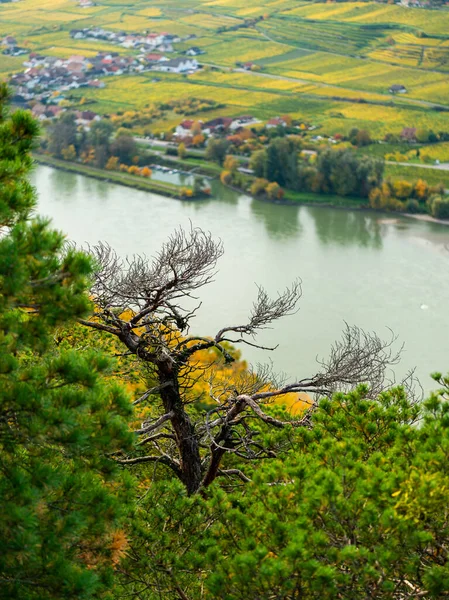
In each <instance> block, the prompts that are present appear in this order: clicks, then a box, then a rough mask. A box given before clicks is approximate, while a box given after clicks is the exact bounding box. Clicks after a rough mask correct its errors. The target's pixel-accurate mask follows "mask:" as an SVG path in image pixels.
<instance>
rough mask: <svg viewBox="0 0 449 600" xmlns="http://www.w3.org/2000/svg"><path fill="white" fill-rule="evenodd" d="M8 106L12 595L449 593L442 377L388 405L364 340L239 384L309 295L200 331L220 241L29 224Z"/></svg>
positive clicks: (5, 195)
mask: <svg viewBox="0 0 449 600" xmlns="http://www.w3.org/2000/svg"><path fill="white" fill-rule="evenodd" d="M6 101H7V90H6V88H5V87H0V183H1V187H0V200H1V201H0V224H1V227H2V232H3V235H2V236H1V237H0V258H1V260H0V281H1V286H2V290H1V291H2V293H1V295H0V380H1V389H2V402H1V405H0V451H1V461H0V501H1V504H2V513H1V516H0V533H1V536H2V552H1V553H0V580H1V583H2V586H1V592H0V596H2V597H4V598H8V599H9V600H16V599H17V600H62V599H67V600H68V599H72V598H83V599H84V600H91V599H92V600H94V599H98V600H100V599H101V598H110V599H116V600H119V599H121V598H130V597H136V598H139V599H141V600H159V599H161V598H164V599H165V598H167V599H168V600H170V599H172V600H176V599H177V600H203V599H204V598H222V599H224V600H233V599H235V598H258V599H259V600H272V599H273V598H279V599H280V600H293V598H301V599H304V600H309V599H310V600H318V599H320V600H321V599H326V600H331V599H332V600H334V599H335V600H337V599H339V598H366V597H370V598H373V599H384V600H397V599H401V600H402V599H410V600H411V599H416V598H428V599H435V600H436V599H440V598H443V597H447V596H448V595H449V562H448V558H449V557H448V553H449V543H448V540H449V525H448V520H447V514H448V511H449V500H448V498H449V465H448V461H447V455H448V452H449V403H448V402H447V399H448V398H449V378H444V377H442V376H441V374H435V380H436V382H437V384H438V386H439V390H438V391H437V392H436V393H435V394H432V395H431V397H430V399H429V400H427V401H426V402H418V400H419V398H417V397H415V394H414V391H413V386H412V385H411V384H412V378H411V377H409V378H407V379H406V380H405V381H404V382H402V386H400V387H397V388H390V385H391V384H390V383H389V379H388V375H389V373H390V369H391V365H393V364H395V363H396V362H397V359H398V355H397V353H396V352H395V351H394V350H393V348H392V343H393V341H392V340H387V341H383V340H381V339H380V338H379V337H378V336H376V335H375V334H366V333H364V332H362V331H360V330H359V329H357V328H355V327H347V328H346V329H345V330H344V332H343V336H342V339H341V340H340V341H339V342H337V343H336V344H335V345H334V346H333V347H332V348H331V351H330V354H329V357H328V359H326V360H323V361H322V363H320V366H319V370H318V372H317V373H316V374H315V375H313V376H312V377H302V378H298V379H296V380H295V381H292V382H291V383H287V382H285V381H282V380H279V379H278V378H276V376H275V375H274V374H273V373H271V371H270V370H269V369H267V368H259V369H258V370H257V371H252V370H250V369H248V368H247V366H246V365H245V364H244V363H242V362H241V361H240V360H239V353H238V352H237V351H236V350H235V345H236V344H245V343H248V344H251V345H254V344H255V343H257V342H256V338H255V336H256V335H257V333H258V332H259V331H260V330H261V329H264V328H265V327H267V326H270V325H271V324H272V323H273V322H274V321H276V320H277V319H279V318H283V317H285V316H287V315H288V314H290V313H291V312H293V311H295V310H296V308H297V303H298V301H299V299H300V296H301V288H300V284H299V282H294V283H293V284H292V285H291V286H290V287H289V288H287V289H286V290H285V291H284V292H282V293H280V294H278V295H277V296H276V297H275V298H270V296H269V295H268V294H267V293H266V291H265V290H264V289H262V288H259V290H258V294H257V298H256V300H255V302H254V305H253V308H252V310H251V313H250V315H249V316H248V318H247V319H246V320H243V321H242V322H241V323H240V324H238V325H235V324H234V325H229V326H224V327H222V328H221V329H220V330H219V331H217V332H216V333H215V334H214V335H212V336H209V337H202V336H196V335H192V334H190V333H189V331H190V325H191V321H192V318H193V317H194V316H195V309H193V310H192V302H191V298H192V296H196V295H197V293H198V291H199V290H200V289H201V288H202V287H203V286H204V285H207V284H208V283H210V282H211V281H212V279H213V277H214V273H215V269H216V264H217V260H218V259H219V258H220V256H221V255H222V252H223V248H222V245H221V243H220V242H216V241H215V240H214V239H213V238H212V237H211V236H210V235H209V234H207V233H204V232H203V231H201V230H198V229H194V228H192V229H191V230H190V231H187V232H184V231H177V232H175V233H174V234H173V235H172V236H171V237H170V238H169V239H168V240H167V242H166V243H165V244H164V245H163V247H162V249H161V250H160V252H159V253H158V254H157V255H156V256H155V257H154V258H153V259H152V260H148V259H146V258H145V257H144V256H140V255H136V256H132V257H128V258H127V259H123V260H122V259H121V258H119V257H118V256H117V255H116V254H115V253H114V251H113V250H112V249H111V248H109V247H108V246H107V245H104V244H99V245H98V246H96V247H93V248H90V250H89V252H88V253H86V252H81V251H79V250H77V249H75V248H74V247H73V246H71V245H68V246H67V245H66V244H65V243H64V238H63V236H62V235H61V234H60V233H58V232H55V231H53V230H52V229H51V228H50V227H49V224H48V222H46V221H45V220H42V219H39V218H33V217H32V212H33V209H34V208H35V195H34V190H33V188H32V187H31V186H30V184H29V182H28V179H27V176H28V174H29V171H30V169H31V167H32V161H31V158H30V150H31V149H32V148H33V145H34V144H35V140H36V136H37V133H38V132H37V126H36V123H35V122H34V121H33V120H32V118H31V116H30V115H29V114H28V113H24V112H22V111H16V112H15V113H14V114H12V115H9V114H8V112H7V109H6ZM107 354H109V355H110V357H108V356H107ZM112 356H114V357H115V359H114V361H113V360H112V359H111V357H112ZM125 385H126V388H127V389H128V392H129V394H131V397H130V396H129V395H128V394H127V393H125V392H124V389H125ZM284 404H285V405H288V406H290V407H291V410H287V409H286V408H285V407H284V406H283V405H284ZM418 424H419V426H417V425H418Z"/></svg>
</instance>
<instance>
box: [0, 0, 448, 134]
mask: <svg viewBox="0 0 449 600" xmlns="http://www.w3.org/2000/svg"><path fill="white" fill-rule="evenodd" d="M94 25H95V26H99V27H103V28H105V29H108V30H111V31H125V32H130V33H131V32H143V31H147V32H150V31H152V32H163V31H165V32H169V33H173V34H178V35H179V36H181V37H182V38H184V40H183V41H181V42H180V43H178V44H175V46H174V50H175V51H174V53H172V54H171V56H170V58H172V57H175V56H181V55H182V52H184V51H185V50H187V49H188V48H190V47H191V46H192V45H195V46H198V47H199V48H201V49H202V50H203V52H204V54H203V55H201V57H200V60H201V61H202V62H203V63H204V64H205V67H204V68H203V69H202V70H201V71H200V72H198V73H195V74H192V75H188V76H181V75H176V74H173V75H168V74H163V75H162V74H160V75H159V74H158V76H157V78H158V79H160V81H158V82H154V81H152V79H154V78H153V77H149V76H148V74H142V75H138V74H136V75H135V76H132V77H129V76H123V77H117V78H112V79H111V78H108V79H107V81H106V87H105V88H104V89H83V90H74V91H73V92H71V94H70V102H71V104H72V106H74V107H77V106H81V104H86V103H87V104H88V105H89V107H91V108H92V110H95V111H97V112H100V113H110V112H117V111H123V110H128V109H133V108H140V107H143V106H146V105H148V104H152V103H157V102H162V101H167V100H172V99H176V98H187V97H200V98H205V99H210V100H217V101H219V102H221V103H224V104H226V108H225V109H223V110H222V111H221V113H220V114H229V115H230V116H235V115H238V114H239V113H241V112H242V111H244V112H245V113H247V112H251V113H252V114H254V116H256V117H258V118H260V119H266V118H270V117H272V116H275V115H277V114H281V113H287V112H288V113H290V114H291V115H292V116H295V117H300V118H302V119H304V120H307V121H308V122H311V123H313V124H315V125H316V126H317V127H319V128H321V131H323V132H325V133H329V134H331V133H337V132H346V131H348V130H349V129H350V128H351V127H354V126H357V127H362V128H367V129H369V130H370V132H371V133H372V135H375V136H383V135H385V134H386V133H391V132H393V133H398V132H399V131H401V129H402V128H403V127H417V128H429V129H433V130H434V131H449V112H445V111H444V110H442V107H443V108H444V107H446V106H447V107H448V109H449V10H448V9H446V8H443V9H440V10H426V9H420V8H405V7H402V6H398V5H390V4H379V3H376V2H341V3H338V4H335V3H331V4H323V3H313V2H310V1H309V2H307V1H297V0H265V1H264V2H261V1H260V0H165V1H162V0H153V1H151V2H150V1H149V0H134V1H133V2H132V3H131V2H128V1H126V0H97V2H96V5H95V6H92V7H89V8H81V7H80V6H79V4H78V0H20V1H19V2H16V3H10V4H1V5H0V36H1V37H3V36H6V35H12V36H15V37H16V38H17V41H18V44H19V45H21V46H23V47H25V48H27V49H29V50H30V51H36V52H39V53H42V54H45V55H52V56H61V57H69V56H71V55H73V54H83V55H85V56H87V57H90V56H93V55H95V54H96V53H97V52H99V51H108V50H119V51H120V53H121V54H127V53H133V52H134V51H132V50H128V49H125V48H117V47H116V46H113V45H112V44H110V43H108V42H106V41H101V42H99V41H93V40H86V39H73V38H72V37H70V30H71V29H73V28H82V27H87V26H94ZM188 36H190V37H188ZM246 62H249V63H252V64H253V65H255V66H254V70H245V71H243V70H242V69H240V68H239V66H238V64H239V63H246ZM21 69H23V67H22V59H21V57H9V56H4V55H1V59H0V76H1V77H7V76H8V75H9V74H11V73H14V72H17V71H19V70H21ZM394 84H401V85H404V86H405V87H406V88H407V93H406V94H402V95H396V96H392V95H391V94H390V93H389V88H390V86H391V85H394ZM438 105H440V106H438ZM436 109H438V110H436ZM179 119H180V117H179V115H175V114H174V115H173V117H171V116H167V115H166V116H165V117H164V120H161V121H160V122H154V124H153V129H154V130H155V131H162V130H164V129H166V128H167V127H171V126H173V125H176V123H177V122H179Z"/></svg>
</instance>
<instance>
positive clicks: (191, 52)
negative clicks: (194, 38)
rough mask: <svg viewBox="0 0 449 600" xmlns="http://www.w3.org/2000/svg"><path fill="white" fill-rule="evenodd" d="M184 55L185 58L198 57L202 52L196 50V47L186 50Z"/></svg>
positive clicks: (198, 49) (199, 49)
mask: <svg viewBox="0 0 449 600" xmlns="http://www.w3.org/2000/svg"><path fill="white" fill-rule="evenodd" d="M185 54H186V55H187V56H199V55H200V54H204V50H201V48H198V46H192V47H191V48H189V49H188V50H186V52H185Z"/></svg>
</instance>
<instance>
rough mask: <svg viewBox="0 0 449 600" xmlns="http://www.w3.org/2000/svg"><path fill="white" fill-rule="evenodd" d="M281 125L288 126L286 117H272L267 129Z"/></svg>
mask: <svg viewBox="0 0 449 600" xmlns="http://www.w3.org/2000/svg"><path fill="white" fill-rule="evenodd" d="M279 125H280V126H281V127H286V126H287V123H286V121H284V119H283V118H282V117H273V118H272V119H270V120H269V121H268V123H267V129H271V128H272V127H279Z"/></svg>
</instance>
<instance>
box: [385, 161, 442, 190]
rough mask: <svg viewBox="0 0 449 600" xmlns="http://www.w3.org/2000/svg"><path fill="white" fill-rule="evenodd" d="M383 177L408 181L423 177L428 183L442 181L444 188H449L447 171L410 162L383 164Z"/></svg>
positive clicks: (433, 183) (437, 183) (434, 183)
mask: <svg viewBox="0 0 449 600" xmlns="http://www.w3.org/2000/svg"><path fill="white" fill-rule="evenodd" d="M384 177H385V178H387V177H390V178H391V179H393V180H395V179H407V180H408V181H410V180H416V179H423V180H424V181H427V183H428V184H429V185H439V184H440V183H442V184H443V185H444V187H445V188H446V189H449V171H443V170H439V169H426V168H424V167H420V166H417V165H414V164H412V163H411V164H410V166H408V165H407V166H403V165H392V164H388V165H385V173H384Z"/></svg>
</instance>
